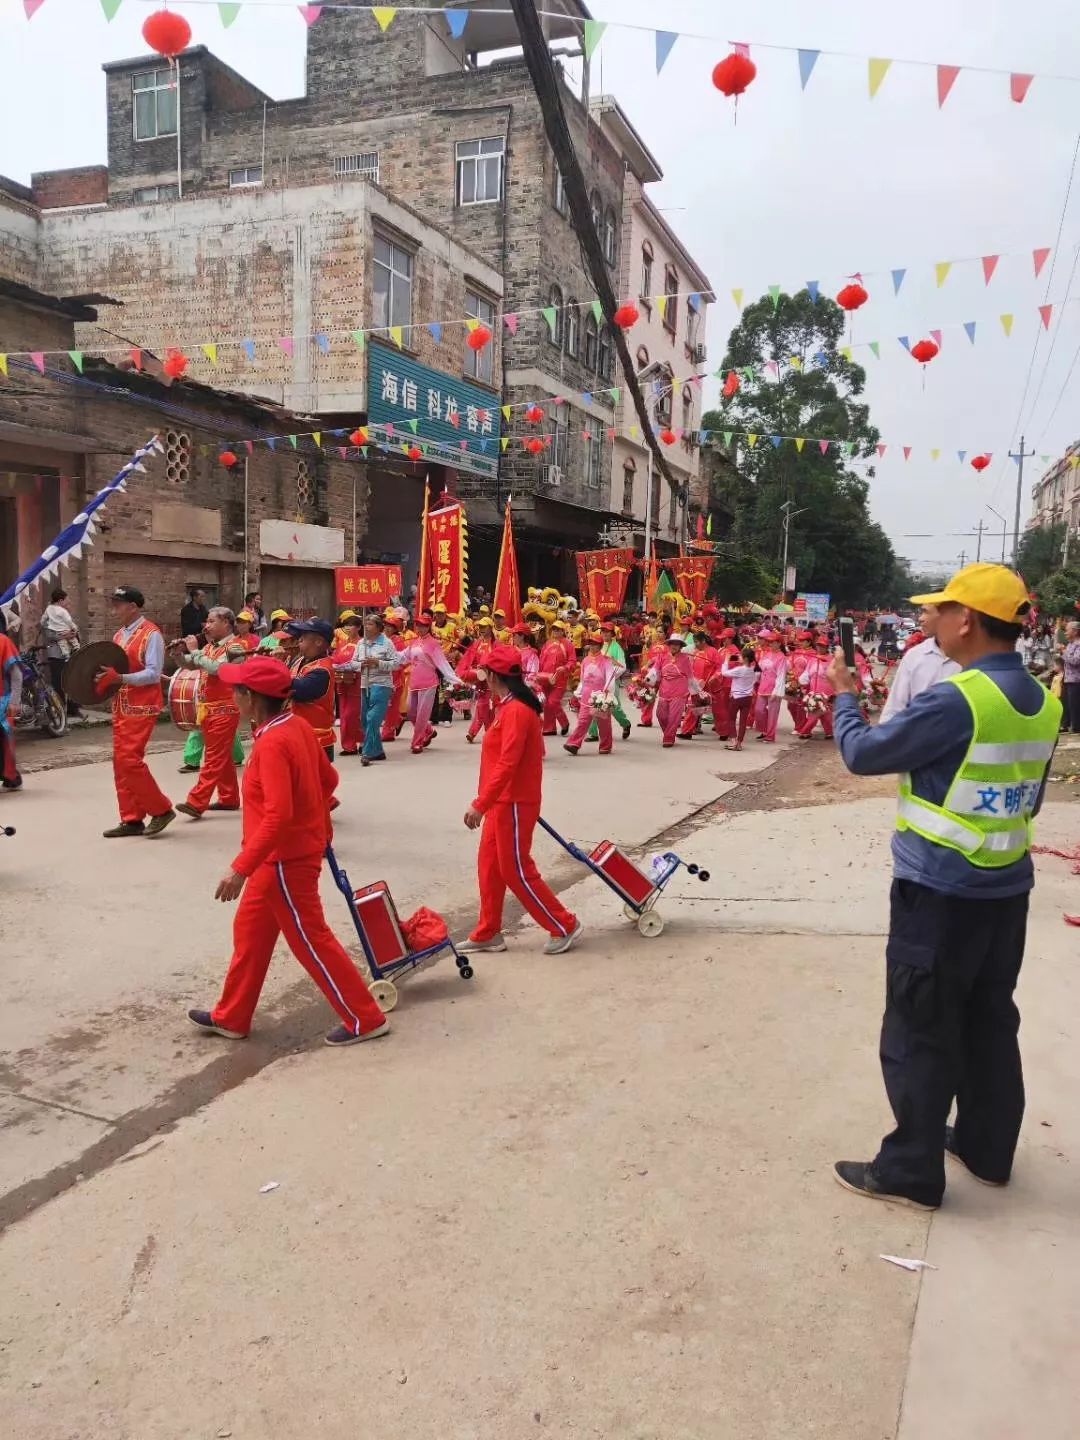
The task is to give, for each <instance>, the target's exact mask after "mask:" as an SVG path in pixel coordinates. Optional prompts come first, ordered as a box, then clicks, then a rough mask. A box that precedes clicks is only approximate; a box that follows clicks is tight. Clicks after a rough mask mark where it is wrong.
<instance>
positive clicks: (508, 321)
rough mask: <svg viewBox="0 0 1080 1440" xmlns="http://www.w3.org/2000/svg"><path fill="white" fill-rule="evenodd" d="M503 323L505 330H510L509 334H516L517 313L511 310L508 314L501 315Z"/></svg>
mask: <svg viewBox="0 0 1080 1440" xmlns="http://www.w3.org/2000/svg"><path fill="white" fill-rule="evenodd" d="M503 324H504V325H505V326H506V328H507V330H509V331H510V334H511V335H516V334H517V332H518V317H517V315H516V314H515V313H513V312H511V313H510V314H509V315H504V316H503Z"/></svg>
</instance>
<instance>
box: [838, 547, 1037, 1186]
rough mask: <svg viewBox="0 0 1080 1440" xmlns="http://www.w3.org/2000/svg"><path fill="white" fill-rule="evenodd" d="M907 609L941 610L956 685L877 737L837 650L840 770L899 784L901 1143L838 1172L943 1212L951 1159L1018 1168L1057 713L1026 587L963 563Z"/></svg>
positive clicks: (895, 1137) (982, 1176)
mask: <svg viewBox="0 0 1080 1440" xmlns="http://www.w3.org/2000/svg"><path fill="white" fill-rule="evenodd" d="M912 599H913V601H914V603H915V604H916V605H935V606H937V641H938V644H939V645H940V646H941V649H942V651H943V652H944V653H945V654H946V655H947V656H948V657H949V658H950V659H951V660H955V661H956V663H957V664H958V665H959V666H960V670H959V671H958V672H957V673H956V674H955V675H950V676H949V677H948V678H946V679H944V680H942V681H941V682H940V683H939V684H937V685H933V686H931V687H930V689H928V690H924V691H923V693H922V694H921V695H919V696H917V697H916V698H915V700H913V701H912V703H911V704H910V705H909V706H908V707H907V709H905V710H903V711H901V712H900V713H899V714H898V715H896V716H895V717H894V718H893V719H891V720H889V721H887V722H886V723H885V724H884V725H879V726H878V727H876V728H871V726H869V725H868V724H867V723H866V721H865V720H864V719H863V716H862V713H861V711H860V709H859V696H858V681H857V680H856V678H855V677H854V676H853V675H852V674H851V673H850V672H849V671H848V668H847V666H846V665H845V664H844V659H843V652H842V651H840V650H838V651H836V653H835V655H834V657H833V661H832V664H831V666H830V670H829V679H830V680H831V682H832V684H833V686H834V687H835V689H836V692H837V693H836V712H835V726H836V743H837V746H838V747H839V750H840V753H841V755H842V756H843V760H844V764H845V765H846V766H847V768H848V769H849V770H851V771H852V772H853V773H854V774H856V775H888V774H894V773H895V774H899V776H900V794H899V805H898V810H897V822H896V834H895V835H894V837H893V876H894V878H893V885H892V896H891V916H890V924H889V939H888V944H887V946H886V950H885V973H886V986H885V990H886V1000H885V1018H884V1020H883V1022H882V1027H881V1068H882V1073H883V1075H884V1079H885V1089H886V1091H887V1093H888V1097H889V1104H890V1105H891V1106H892V1111H893V1115H894V1116H895V1118H896V1129H895V1130H893V1131H892V1132H891V1134H889V1135H887V1136H886V1137H885V1139H884V1140H883V1141H882V1142H881V1148H880V1150H879V1151H878V1153H877V1156H876V1157H875V1159H873V1160H872V1161H870V1162H868V1163H866V1162H863V1161H852V1160H841V1161H839V1162H837V1164H836V1166H835V1167H834V1173H835V1177H836V1179H837V1180H838V1181H839V1183H840V1184H841V1185H843V1186H845V1187H846V1188H847V1189H848V1190H853V1191H855V1192H856V1193H858V1194H860V1195H865V1196H868V1197H870V1198H872V1199H876V1200H891V1201H893V1202H895V1203H899V1204H903V1205H908V1206H911V1207H913V1208H915V1209H918V1210H934V1209H936V1208H937V1207H938V1206H939V1205H940V1204H941V1200H942V1196H943V1194H944V1191H945V1163H944V1162H945V1155H946V1153H948V1154H949V1155H951V1156H952V1157H953V1158H954V1159H955V1160H956V1161H958V1162H959V1163H960V1164H962V1165H964V1166H965V1167H966V1168H967V1169H968V1170H969V1171H970V1172H971V1174H972V1175H974V1176H975V1178H976V1179H977V1180H981V1181H982V1182H983V1183H984V1184H987V1185H1004V1184H1005V1183H1006V1182H1007V1181H1008V1179H1009V1174H1010V1172H1011V1169H1012V1162H1013V1153H1014V1151H1015V1149H1016V1142H1017V1139H1018V1137H1019V1134H1020V1123H1021V1120H1022V1118H1023V1114H1024V1081H1023V1074H1022V1070H1021V1065H1020V1047H1019V1045H1018V1043H1017V1030H1018V1028H1019V1024H1020V1016H1019V1013H1018V1011H1017V1008H1016V1005H1015V1003H1014V1001H1013V991H1014V989H1015V987H1016V981H1017V977H1018V976H1019V973H1020V964H1021V961H1022V959H1023V955H1024V940H1025V935H1026V931H1027V912H1028V895H1029V892H1030V890H1031V888H1032V885H1033V884H1034V874H1033V869H1032V864H1031V855H1030V849H1031V831H1032V819H1033V817H1034V816H1035V815H1036V813H1037V812H1038V810H1039V807H1040V805H1041V803H1042V798H1043V791H1044V788H1045V785H1046V777H1047V773H1048V771H1049V769H1050V762H1051V760H1052V758H1053V754H1054V746H1055V744H1056V743H1057V736H1058V727H1059V726H1060V724H1061V702H1060V701H1059V700H1057V699H1055V698H1054V697H1053V696H1052V695H1050V694H1049V693H1048V692H1047V691H1046V690H1045V689H1043V687H1042V686H1041V685H1039V684H1038V682H1037V681H1036V680H1034V679H1033V678H1032V677H1031V676H1030V675H1029V674H1028V673H1027V671H1026V670H1025V668H1024V665H1023V661H1022V660H1021V657H1020V656H1019V655H1018V654H1017V653H1016V641H1017V639H1018V638H1019V635H1020V632H1021V629H1022V628H1023V624H1024V621H1025V618H1026V616H1027V613H1028V610H1029V609H1030V604H1029V601H1028V594H1027V588H1026V586H1025V585H1024V582H1023V581H1022V580H1021V578H1020V576H1019V575H1017V574H1015V573H1014V572H1013V571H1011V570H1007V569H1006V568H1005V567H1004V566H1003V565H969V566H967V567H966V569H963V570H961V571H959V573H958V574H956V575H954V576H953V578H952V579H951V580H950V581H949V583H948V585H946V587H945V589H944V590H942V591H941V593H940V594H937V595H915V596H913V597H912ZM954 1099H955V1101H956V1119H955V1122H954V1124H952V1125H948V1124H947V1121H948V1118H949V1111H950V1108H951V1106H952V1103H953V1100H954Z"/></svg>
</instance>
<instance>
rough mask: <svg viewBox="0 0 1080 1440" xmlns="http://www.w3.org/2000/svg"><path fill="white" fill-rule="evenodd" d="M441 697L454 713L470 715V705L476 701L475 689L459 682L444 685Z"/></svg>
mask: <svg viewBox="0 0 1080 1440" xmlns="http://www.w3.org/2000/svg"><path fill="white" fill-rule="evenodd" d="M443 697H444V699H445V700H446V702H447V703H448V705H449V706H450V709H451V710H452V711H453V712H454V714H455V715H465V716H471V715H472V707H473V705H474V703H475V701H476V691H475V690H474V689H473V687H472V686H471V685H466V684H464V683H462V682H459V683H458V684H457V685H445V686H444V687H443Z"/></svg>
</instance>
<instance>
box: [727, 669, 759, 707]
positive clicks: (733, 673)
mask: <svg viewBox="0 0 1080 1440" xmlns="http://www.w3.org/2000/svg"><path fill="white" fill-rule="evenodd" d="M720 673H721V675H723V676H724V678H725V679H727V680H730V681H731V698H732V699H733V700H745V699H746V697H747V696H748V695H753V693H754V691H755V690H756V689H757V683H758V672H757V667H756V666H755V665H736V664H734V662H733V661H732V660H728V661H727V663H726V664H725V666H724V668H723V670H721V672H720Z"/></svg>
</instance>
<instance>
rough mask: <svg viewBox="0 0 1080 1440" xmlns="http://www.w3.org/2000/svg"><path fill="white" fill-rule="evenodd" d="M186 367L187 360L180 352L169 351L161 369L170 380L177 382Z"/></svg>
mask: <svg viewBox="0 0 1080 1440" xmlns="http://www.w3.org/2000/svg"><path fill="white" fill-rule="evenodd" d="M187 367H188V358H187V356H186V355H185V354H184V353H183V351H182V350H170V351H169V353H168V354H167V355H166V356H165V364H164V366H163V367H162V368H163V369H164V371H165V374H166V375H168V377H169V379H170V380H179V379H180V377H181V375H183V373H184V371H185V370H186V369H187Z"/></svg>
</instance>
